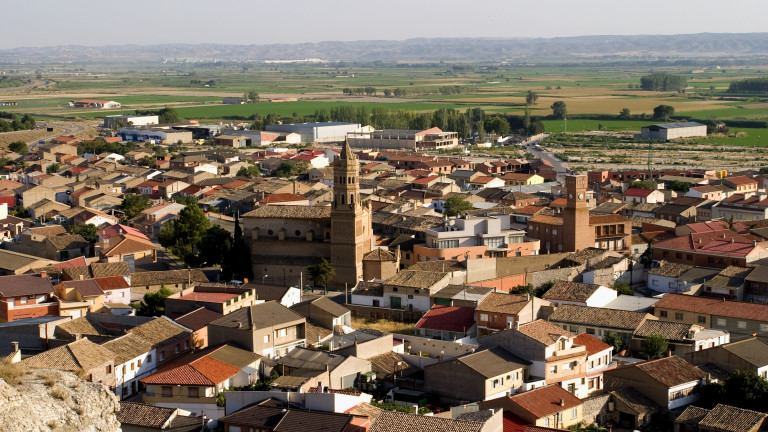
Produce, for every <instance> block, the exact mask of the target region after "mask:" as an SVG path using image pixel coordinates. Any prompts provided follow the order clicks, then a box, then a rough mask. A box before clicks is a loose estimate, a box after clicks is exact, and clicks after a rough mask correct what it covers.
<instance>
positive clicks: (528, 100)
mask: <svg viewBox="0 0 768 432" xmlns="http://www.w3.org/2000/svg"><path fill="white" fill-rule="evenodd" d="M538 100H539V95H537V94H536V93H534V91H533V90H528V94H527V95H525V104H526V105H536V102H537V101H538Z"/></svg>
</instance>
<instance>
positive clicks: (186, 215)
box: [159, 204, 211, 265]
mask: <svg viewBox="0 0 768 432" xmlns="http://www.w3.org/2000/svg"><path fill="white" fill-rule="evenodd" d="M210 225H211V222H210V221H209V220H208V218H207V217H206V216H205V213H203V210H202V209H200V207H199V206H198V205H197V204H189V205H187V206H186V207H184V208H183V209H182V210H181V211H180V212H179V215H178V216H177V217H176V218H175V219H174V220H171V221H169V222H166V223H165V225H163V228H162V229H161V230H160V236H159V240H160V244H161V245H163V246H164V247H167V248H168V249H169V250H170V251H171V253H173V254H174V255H176V256H177V257H179V258H180V259H181V260H182V261H183V262H184V263H185V264H187V265H198V261H199V253H200V246H201V244H202V239H203V234H205V232H206V231H207V230H208V228H209V227H210Z"/></svg>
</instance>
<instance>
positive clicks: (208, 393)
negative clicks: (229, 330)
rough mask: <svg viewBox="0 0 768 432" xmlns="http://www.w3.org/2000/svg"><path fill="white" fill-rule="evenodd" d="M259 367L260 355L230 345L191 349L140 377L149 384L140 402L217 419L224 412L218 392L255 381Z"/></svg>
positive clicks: (143, 382)
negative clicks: (218, 404)
mask: <svg viewBox="0 0 768 432" xmlns="http://www.w3.org/2000/svg"><path fill="white" fill-rule="evenodd" d="M260 366H261V356H259V355H257V354H254V353H252V352H249V351H245V350H242V349H239V348H235V347H233V346H230V345H220V346H217V347H214V348H209V349H206V350H203V351H197V352H192V353H189V354H186V355H184V356H182V357H179V358H177V359H175V360H174V361H172V362H171V363H170V364H167V365H165V366H164V367H162V368H160V369H159V371H158V372H156V373H154V374H152V375H149V376H147V377H145V378H142V379H140V380H139V382H141V383H142V384H144V385H145V386H146V391H145V392H144V393H143V394H142V396H141V401H142V402H144V403H147V404H150V405H154V406H159V407H167V408H179V409H183V410H187V411H190V412H192V413H193V414H195V415H202V414H203V413H204V414H205V415H206V416H207V417H209V418H212V419H218V418H219V417H222V416H223V415H224V408H223V407H218V406H217V405H216V397H217V395H218V394H219V392H221V391H223V390H225V389H229V388H232V387H234V386H244V385H248V384H251V383H253V382H255V381H256V380H258V378H259V368H260Z"/></svg>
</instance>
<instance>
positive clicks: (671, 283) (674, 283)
mask: <svg viewBox="0 0 768 432" xmlns="http://www.w3.org/2000/svg"><path fill="white" fill-rule="evenodd" d="M676 286H677V283H676V282H670V283H669V287H670V288H674V287H676Z"/></svg>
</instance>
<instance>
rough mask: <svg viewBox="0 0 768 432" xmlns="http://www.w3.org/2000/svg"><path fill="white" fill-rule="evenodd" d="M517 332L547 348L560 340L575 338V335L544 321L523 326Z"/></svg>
mask: <svg viewBox="0 0 768 432" xmlns="http://www.w3.org/2000/svg"><path fill="white" fill-rule="evenodd" d="M517 331H519V332H520V333H522V334H524V335H526V336H528V337H529V338H531V339H533V340H535V341H538V342H539V343H542V344H544V345H547V346H549V345H552V344H553V343H556V342H557V341H558V340H560V338H563V337H565V338H572V337H574V336H575V335H574V334H573V333H571V332H569V331H567V330H563V329H562V328H560V327H558V326H556V325H554V324H552V323H550V322H548V321H544V320H536V321H533V322H529V323H526V324H522V325H521V326H520V327H519V328H518V330H517Z"/></svg>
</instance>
